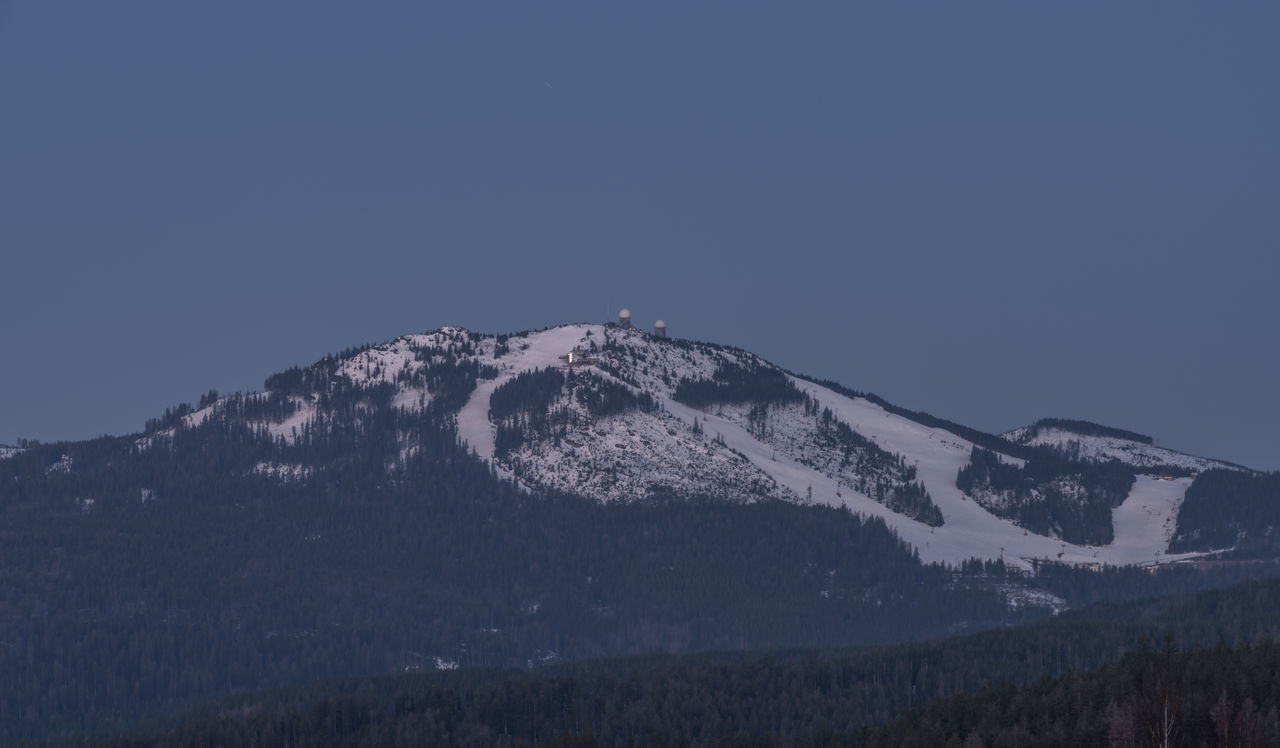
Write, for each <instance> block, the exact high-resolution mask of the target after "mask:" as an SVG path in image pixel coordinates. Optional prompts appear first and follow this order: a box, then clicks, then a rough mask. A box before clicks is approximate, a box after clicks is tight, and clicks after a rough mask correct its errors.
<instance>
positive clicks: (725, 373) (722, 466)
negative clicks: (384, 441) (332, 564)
mask: <svg viewBox="0 0 1280 748" xmlns="http://www.w3.org/2000/svg"><path fill="white" fill-rule="evenodd" d="M575 351H579V353H578V356H579V360H578V362H577V363H574V364H570V363H568V359H569V354H570V353H572V352H575ZM458 366H462V367H470V370H469V371H470V374H468V375H467V376H470V377H471V378H472V379H473V380H474V385H473V386H472V389H470V391H469V392H467V394H466V396H465V398H464V397H463V396H462V394H461V393H460V392H459V393H458V394H457V395H456V396H452V397H453V399H452V400H450V399H449V397H446V398H445V399H443V400H442V399H440V397H439V395H438V393H436V392H435V391H434V387H435V385H433V384H432V383H431V381H428V380H432V378H433V377H436V378H438V377H440V376H444V374H442V373H441V372H443V371H445V370H449V371H452V368H451V367H458ZM540 372H542V373H540ZM552 372H559V374H555V373H552ZM450 376H452V375H450ZM538 377H541V378H542V379H543V380H545V381H544V385H546V386H549V387H550V389H546V391H545V392H543V394H541V395H538V396H537V397H540V398H542V399H541V400H539V401H538V403H537V408H534V409H532V410H531V409H529V408H523V409H517V410H514V411H510V412H504V413H503V414H499V415H498V416H495V415H494V411H493V409H492V407H491V403H492V401H493V399H494V398H495V397H502V398H505V399H507V400H514V401H518V400H520V398H521V397H524V396H526V395H525V394H521V392H519V391H516V389H513V388H518V387H521V386H523V387H526V388H527V387H533V386H534V385H533V384H532V382H533V380H534V379H536V378H538ZM432 381H434V380H432ZM521 382H524V383H525V384H524V385H521ZM267 385H268V387H269V389H268V391H266V392H261V393H250V394H247V395H235V396H231V397H230V398H218V399H213V400H211V401H210V402H207V403H206V402H204V401H203V400H202V405H203V407H202V408H200V409H198V410H193V411H192V412H187V413H183V414H182V415H181V418H180V420H178V421H177V422H175V423H173V424H172V425H169V426H167V427H166V428H156V429H153V430H152V431H151V432H150V433H148V434H146V435H144V436H142V437H140V438H139V439H138V442H137V443H138V446H139V448H140V449H146V448H149V447H150V445H151V443H152V442H153V441H155V440H156V439H161V440H163V439H165V438H169V437H171V436H172V434H173V430H174V429H175V428H181V427H186V428H195V427H198V426H200V425H201V424H202V423H203V422H204V421H205V419H207V418H209V417H210V416H212V415H214V414H215V413H217V412H219V411H220V410H225V409H226V408H228V407H229V405H230V404H236V403H245V404H256V405H254V407H255V408H257V410H259V411H261V414H263V415H264V417H260V418H257V419H256V420H254V419H249V420H248V421H246V423H247V424H248V425H249V426H250V427H251V428H253V429H256V430H258V431H259V432H260V433H262V434H263V435H264V436H266V437H267V438H270V439H272V440H278V441H280V442H282V443H284V444H286V445H287V444H290V443H292V442H293V441H295V440H296V439H298V438H299V434H300V432H301V431H305V430H306V429H309V428H314V426H315V423H316V422H317V419H319V420H320V421H324V420H325V413H324V412H322V411H323V410H324V408H325V407H326V406H325V405H324V402H325V398H326V396H327V392H326V391H322V390H323V388H324V387H329V388H331V389H332V388H338V389H343V388H346V389H353V390H364V391H379V390H388V392H389V406H390V407H392V408H395V409H397V410H400V411H404V412H406V413H417V412H422V411H425V410H426V409H428V408H439V409H441V410H442V412H443V413H444V414H445V416H446V420H451V422H452V423H453V424H454V428H456V432H457V438H458V439H459V440H460V441H461V442H462V443H463V444H465V445H467V446H468V447H469V448H470V449H471V450H472V451H473V452H474V453H475V454H476V455H477V456H478V457H479V458H480V459H482V460H484V461H485V462H486V463H488V464H489V465H490V466H491V467H492V469H493V470H494V471H495V473H496V474H497V475H498V476H500V477H501V478H503V479H506V480H510V481H513V482H515V483H516V484H518V485H520V486H521V487H522V489H523V490H526V491H541V490H557V491H568V492H571V493H580V494H582V495H585V496H589V497H592V498H595V499H597V500H602V501H630V500H636V499H641V498H644V497H646V496H651V495H673V496H699V497H710V498H717V499H722V500H736V501H741V500H760V499H781V500H785V501H791V502H797V503H822V504H827V505H831V506H845V507H847V508H849V509H851V510H853V511H855V512H858V513H861V514H865V515H867V516H876V517H880V518H881V519H884V520H885V521H886V522H888V523H889V525H890V527H892V529H893V530H894V531H895V532H897V533H898V534H899V535H900V536H902V537H903V538H904V539H906V540H907V541H908V542H909V543H910V544H911V545H912V546H913V547H914V548H916V549H917V550H918V551H919V552H920V553H921V555H922V558H923V559H924V560H926V561H942V562H945V563H950V564H953V565H954V564H959V563H961V562H963V561H964V560H965V559H967V558H972V557H980V558H992V559H994V558H1005V559H1007V560H1010V561H1012V562H1013V563H1015V564H1018V565H1021V566H1023V567H1024V568H1028V569H1029V568H1031V567H1032V566H1033V565H1034V564H1035V563H1038V562H1040V561H1050V560H1055V561H1063V562H1070V563H1080V564H1108V563H1112V564H1134V563H1152V562H1156V561H1159V560H1164V561H1173V560H1179V559H1189V558H1193V557H1194V556H1196V555H1199V554H1202V553H1204V552H1207V551H1216V550H1224V549H1220V548H1212V549H1203V550H1197V551H1183V552H1182V553H1179V554H1173V555H1171V554H1169V553H1168V545H1169V540H1170V537H1171V536H1172V534H1173V528H1174V525H1175V523H1176V518H1177V515H1178V510H1179V506H1180V503H1181V501H1182V498H1183V496H1185V494H1186V491H1187V488H1188V486H1189V485H1190V483H1191V481H1192V480H1193V479H1194V474H1196V473H1199V472H1202V471H1205V470H1212V469H1237V466H1232V465H1230V464H1229V463H1223V462H1220V461H1216V460H1210V459H1207V458H1199V457H1194V456H1191V455H1184V454H1182V453H1178V452H1174V451H1173V450H1166V449H1163V448H1160V447H1156V446H1154V444H1153V443H1152V441H1153V440H1150V438H1149V437H1145V436H1143V435H1141V434H1136V433H1134V432H1128V431H1124V430H1120V429H1113V428H1111V427H1105V426H1100V425H1097V424H1089V423H1087V422H1083V421H1068V420H1062V419H1051V420H1045V419H1042V420H1041V421H1038V422H1036V423H1035V424H1033V425H1032V426H1029V427H1022V428H1020V429H1014V430H1012V431H1010V432H1006V433H1005V434H1002V435H994V434H987V433H985V432H981V431H979V430H976V429H972V428H969V427H965V426H963V425H961V424H957V423H954V422H951V421H948V420H946V419H941V418H937V417H934V416H932V415H930V414H927V413H922V412H918V411H910V410H907V409H905V408H901V407H899V406H895V405H892V404H890V403H888V402H887V401H885V400H884V399H883V398H879V397H877V396H875V395H873V394H870V393H862V392H859V391H856V390H852V389H850V388H848V387H845V386H843V385H840V384H839V383H835V382H830V381H825V380H820V379H816V378H812V377H808V376H805V375H802V374H795V373H793V372H791V371H789V370H787V369H784V368H782V367H779V366H777V365H775V364H773V363H772V362H769V361H767V360H766V359H763V358H761V357H760V356H758V355H756V354H753V353H750V352H749V351H746V350H743V349H741V348H736V347H732V346H723V345H719V344H716V343H707V342H700V341H691V340H684V339H678V338H666V337H656V336H654V335H650V334H648V333H646V332H642V331H640V330H636V329H634V328H630V329H628V328H622V327H619V326H617V325H613V324H603V325H601V324H591V323H574V324H568V325H557V326H552V327H548V328H543V329H541V330H529V331H523V332H518V333H511V334H482V333H475V332H471V331H469V330H467V329H465V328H461V327H457V326H446V327H442V328H438V329H437V330H435V331H431V332H428V333H422V334H411V335H402V336H400V337H397V338H395V339H393V340H391V341H387V342H385V343H380V344H375V345H370V346H358V347H354V348H350V349H347V350H345V351H343V352H342V353H340V354H337V355H333V356H326V357H324V358H322V359H321V360H320V361H318V362H316V363H315V364H312V365H311V366H309V367H306V368H305V369H303V368H298V367H294V368H293V369H290V370H289V371H287V372H284V373H282V374H279V375H273V376H272V377H271V378H268V380H267ZM544 389H545V387H544ZM530 391H532V390H530ZM526 394H527V393H526ZM593 398H594V400H593ZM610 399H611V400H612V401H615V402H609V401H610ZM621 400H627V403H623V404H619V403H620V402H621ZM592 402H594V403H595V405H592V404H591V403H592ZM641 402H647V403H650V405H648V406H646V407H643V408H642V407H640V406H639V403H641ZM273 408H274V411H273V412H272V409H273ZM241 409H242V410H243V411H244V412H248V411H249V410H252V409H253V408H241ZM449 414H452V415H449ZM170 420H171V421H172V418H170ZM1070 428H1074V429H1075V431H1070V430H1067V429H1070ZM1081 430H1085V431H1093V432H1095V434H1080V433H1078V432H1079V431H1081ZM1097 434H1100V435H1101V436H1098V435H1097ZM1082 444H1084V445H1085V446H1083V447H1082V446H1081V445H1082ZM414 449H415V446H414V445H413V444H412V443H408V442H405V443H404V444H403V445H402V449H401V455H400V456H399V458H398V459H399V460H400V461H403V459H404V458H405V457H408V456H410V455H412V454H413V451H414ZM978 450H989V451H991V452H994V453H995V454H997V455H1000V456H1001V459H1003V460H1004V461H1006V462H1008V463H1010V464H1012V465H1014V466H1015V467H1018V468H1025V467H1026V465H1027V464H1028V462H1032V463H1035V464H1039V463H1042V462H1044V461H1046V460H1050V461H1051V460H1055V459H1056V460H1065V461H1066V462H1065V463H1063V465H1065V467H1060V468H1059V469H1058V471H1057V472H1056V473H1054V474H1052V475H1048V476H1042V477H1041V483H1039V484H1036V486H1035V487H1033V488H1032V489H1031V490H1029V491H1027V490H1023V491H1021V492H1020V493H1019V492H1017V491H1015V490H1014V489H1013V488H1006V489H1000V488H999V487H991V488H989V489H984V490H983V491H982V492H976V491H974V490H970V491H967V492H966V491H963V490H959V489H958V488H957V484H956V481H957V479H956V476H957V475H958V474H959V473H960V472H961V471H963V470H964V469H965V468H966V466H967V465H969V464H970V463H971V462H972V460H974V459H977V458H976V456H975V452H976V451H978ZM922 461H923V462H922ZM1116 462H1118V463H1122V464H1124V465H1126V466H1128V469H1131V470H1132V472H1133V474H1134V482H1133V485H1132V488H1131V489H1129V490H1128V491H1127V493H1126V494H1125V495H1123V496H1121V495H1119V494H1116V493H1115V492H1114V491H1113V492H1112V494H1110V495H1104V494H1098V493H1096V492H1091V491H1090V490H1087V489H1086V488H1085V487H1084V486H1085V482H1087V476H1086V475H1084V473H1083V472H1082V471H1087V470H1088V468H1087V467H1082V466H1084V465H1086V464H1088V463H1116ZM255 469H256V470H257V471H258V472H260V473H262V474H264V475H274V476H277V477H279V478H280V479H282V480H298V479H302V478H305V477H306V476H309V475H313V474H315V473H317V471H322V470H323V466H319V465H302V464H291V463H288V462H283V461H281V462H274V461H267V462H263V463H260V464H259V465H258V466H257V467H256V468H255ZM1010 480H1013V479H1012V478H1011V479H1010ZM1026 480H1032V479H1031V478H1028V479H1026ZM1010 491H1014V493H1010ZM940 500H941V502H942V503H941V504H939V501H940ZM1098 502H1102V504H1104V505H1105V506H1104V505H1099V503H1098ZM1011 507H1012V508H1011ZM1046 507H1048V508H1047V509H1046ZM1091 507H1092V508H1091ZM1046 512H1048V515H1046ZM1090 517H1092V519H1090ZM1081 522H1084V523H1085V525H1080V523H1081ZM1077 526H1078V527H1077ZM1086 526H1091V527H1094V529H1092V530H1089V529H1087V527H1086ZM1073 528H1075V529H1073Z"/></svg>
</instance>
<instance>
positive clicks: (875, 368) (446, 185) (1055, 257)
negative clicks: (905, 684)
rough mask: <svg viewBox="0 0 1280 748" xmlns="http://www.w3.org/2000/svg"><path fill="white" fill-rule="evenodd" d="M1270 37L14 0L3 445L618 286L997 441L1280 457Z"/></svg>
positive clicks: (809, 11)
mask: <svg viewBox="0 0 1280 748" xmlns="http://www.w3.org/2000/svg"><path fill="white" fill-rule="evenodd" d="M873 6H879V7H873ZM1278 28H1280V6H1278V5H1277V4H1276V3H1274V2H1258V3H1244V2H1241V3H1205V2H1194V3H1190V2H1164V1H1161V2H1132V3H1116V2H1110V1H1108V2H1094V3H1090V2H1071V3H1027V2H1013V1H1011V2H1002V3H987V2H964V3H955V2H937V3H913V2H898V1H895V2H886V3H878V4H872V3H848V2H834V3H747V2H725V3H689V2H677V3H659V2H644V3H628V4H622V3H601V2H583V3H542V2H539V3H529V2H517V3H476V2H458V3H433V2H403V3H373V2H370V3H349V2H319V1H316V0H311V1H309V2H298V3H263V2H229V1H226V0H224V1H222V2H217V3H174V2H169V1H167V0H163V1H156V2H129V1H128V0H121V1H120V2H110V3H106V2H97V1H93V2H46V1H43V0H40V1H36V0H31V1H28V2H3V1H2V0H0V351H3V354H2V358H0V442H7V443H13V442H15V441H16V440H17V439H18V438H19V437H26V438H35V439H40V440H44V441H50V440H56V439H59V438H83V437H89V436H95V435H98V434H102V433H112V434H119V433H128V432H132V431H136V430H139V429H141V427H142V424H143V422H144V421H145V420H146V419H147V418H149V417H153V416H156V415H158V414H159V413H161V412H162V411H163V410H164V408H165V407H166V406H170V405H174V404H176V403H178V402H182V401H194V400H195V399H197V398H198V397H199V396H200V394H201V393H202V392H204V391H206V390H208V389H209V388H217V389H219V390H222V391H232V390H242V389H257V388H260V386H261V382H262V380H263V379H264V378H265V376H266V375H268V374H270V373H272V372H274V371H278V370H280V369H283V368H285V367H287V366H289V365H292V364H295V363H304V364H305V363H309V362H311V361H314V360H315V359H317V358H320V357H321V356H323V355H324V354H326V353H328V352H331V351H337V350H340V349H342V348H346V347H349V346H352V345H356V344H360V343H366V342H375V341H381V340H386V339H389V338H392V337H395V336H397V335H399V334H402V333H407V332H418V331H423V330H427V329H432V328H435V327H438V326H440V325H442V324H459V325H463V326H465V327H468V328H470V329H474V330H481V331H488V332H503V331H514V330H520V329H527V328H536V327H543V326H546V325H552V324H557V323H562V322H570V321H582V320H600V321H602V320H604V319H606V318H609V317H612V316H613V315H614V314H616V312H617V310H618V309H619V308H620V307H623V306H626V307H630V308H631V309H632V310H633V312H634V314H635V319H636V321H637V323H638V324H641V325H645V326H647V325H649V324H651V323H652V321H653V320H654V319H657V318H663V319H665V320H666V321H667V322H668V324H669V326H670V330H671V333H672V334H673V335H675V336H685V337H693V338H699V339H704V340H714V341H719V342H723V343H729V344H734V345H739V346H742V347H745V348H748V349H750V350H752V351H755V352H757V353H759V354H761V355H763V356H765V357H766V358H769V359H771V360H773V361H775V362H777V363H780V364H782V365H784V366H786V367H788V368H791V369H794V370H797V371H801V372H806V373H809V374H813V375H817V376H821V377H828V378H833V379H837V380H839V381H841V382H844V383H846V384H848V385H849V386H852V387H855V388H858V389H864V390H870V391H872V392H876V393H878V394H880V395H882V396H884V397H886V398H888V399H890V400H891V401H894V402H896V403H899V404H901V405H904V406H906V407H910V408H915V409H923V410H928V411H930V412H933V413H935V414H937V415H940V416H944V417H948V418H952V419H954V420H958V421H961V422H964V423H966V424H970V425H972V426H975V427H978V428H982V429H986V430H990V431H997V432H999V431H1003V430H1006V429H1009V428H1013V427H1015V426H1019V425H1023V424H1025V423H1027V422H1030V421H1032V420H1034V419H1036V418H1040V417H1043V416H1060V417H1071V418H1084V419H1089V420H1095V421H1099V422H1102V423H1106V424H1111V425H1115V426H1119V427H1123V428H1129V429H1133V430H1136V431H1140V432H1144V433H1149V434H1152V435H1154V436H1156V437H1157V439H1158V440H1159V441H1160V443H1161V444H1163V445H1165V446H1170V447H1174V448H1177V449H1182V450H1185V451H1190V452H1194V453H1198V454H1204V455H1208V456H1213V457H1222V458H1226V459H1230V460H1234V461H1238V462H1242V463H1245V464H1248V465H1251V466H1255V467H1260V468H1266V469H1277V468H1280V428H1277V425H1276V421H1277V416H1278V415H1280V394H1278V393H1277V383H1278V382H1280V344H1278V340H1277V338H1278V337H1280V336H1278V335H1277V332H1276V326H1277V321H1280V241H1278V240H1280V136H1278V135H1277V133H1280V84H1278V83H1277V78H1276V71H1277V70H1280V45H1277V44H1276V41H1275V40H1276V30H1277V29H1278Z"/></svg>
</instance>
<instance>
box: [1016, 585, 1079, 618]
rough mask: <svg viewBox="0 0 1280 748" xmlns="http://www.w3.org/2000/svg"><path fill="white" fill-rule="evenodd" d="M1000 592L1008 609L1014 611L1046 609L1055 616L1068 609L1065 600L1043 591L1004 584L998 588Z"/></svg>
mask: <svg viewBox="0 0 1280 748" xmlns="http://www.w3.org/2000/svg"><path fill="white" fill-rule="evenodd" d="M1000 591H1001V592H1003V593H1004V596H1005V601H1006V602H1007V603H1008V605H1009V607H1010V608H1013V609H1015V610H1016V609H1018V608H1025V607H1034V608H1048V609H1050V610H1051V611H1053V614H1054V615H1055V616H1056V615H1058V614H1059V613H1061V612H1062V611H1064V610H1066V609H1067V608H1068V607H1070V606H1069V605H1067V601H1066V600H1063V599H1062V598H1060V597H1058V596H1057V595H1055V594H1053V593H1052V592H1047V591H1045V590H1037V589H1031V588H1028V587H1024V586H1022V585H1018V584H1006V585H1003V586H1001V587H1000Z"/></svg>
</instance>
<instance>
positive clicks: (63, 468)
mask: <svg viewBox="0 0 1280 748" xmlns="http://www.w3.org/2000/svg"><path fill="white" fill-rule="evenodd" d="M72 462H73V460H72V459H71V455H62V457H60V458H58V461H57V462H55V463H53V464H52V465H50V466H49V467H47V468H45V469H44V474H45V475H52V474H54V473H70V472H71V464H72Z"/></svg>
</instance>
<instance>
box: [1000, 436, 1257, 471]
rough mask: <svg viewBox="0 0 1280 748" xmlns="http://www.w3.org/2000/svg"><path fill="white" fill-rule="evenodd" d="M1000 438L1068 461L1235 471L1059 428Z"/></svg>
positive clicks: (1127, 441) (1160, 449) (1205, 460)
mask: <svg viewBox="0 0 1280 748" xmlns="http://www.w3.org/2000/svg"><path fill="white" fill-rule="evenodd" d="M1003 436H1004V438H1006V439H1008V440H1009V441H1011V442H1013V443H1015V444H1025V445H1028V446H1033V447H1050V448H1052V449H1054V450H1055V451H1057V452H1059V453H1060V454H1063V455H1066V456H1068V457H1071V458H1072V459H1077V460H1085V461H1095V462H1107V461H1109V460H1117V461H1119V462H1123V463H1124V464H1126V465H1132V466H1133V467H1135V468H1138V469H1139V470H1142V469H1158V468H1160V467H1163V466H1166V465H1168V466H1172V467H1177V468H1183V469H1186V470H1194V471H1197V472H1199V471H1203V470H1212V469H1214V468H1230V469H1237V466H1235V465H1231V464H1228V463H1225V462H1220V461H1218V460H1211V459H1208V458H1205V457H1196V456H1194V455H1189V454H1185V453H1182V452H1176V451H1174V450H1172V449H1165V448H1163V447H1157V446H1155V445H1154V444H1147V443H1145V442H1141V441H1135V440H1132V439H1124V438H1120V437H1116V436H1099V435H1096V434H1081V433H1077V432H1074V431H1071V430H1068V429H1063V428H1055V427H1044V426H1024V427H1022V428H1017V429H1014V430H1013V431H1010V432H1008V433H1005V434H1003Z"/></svg>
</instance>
